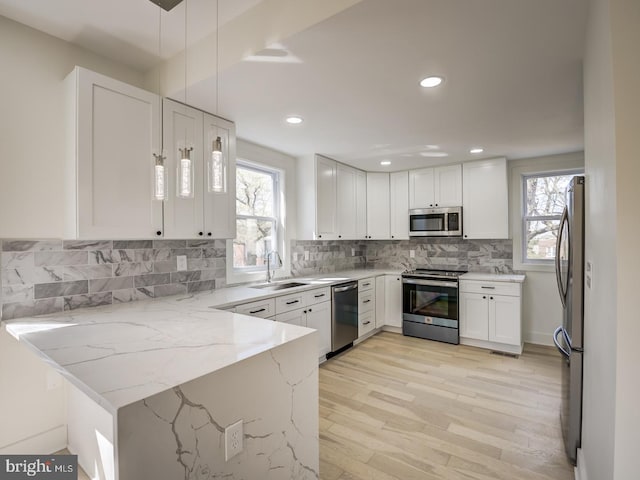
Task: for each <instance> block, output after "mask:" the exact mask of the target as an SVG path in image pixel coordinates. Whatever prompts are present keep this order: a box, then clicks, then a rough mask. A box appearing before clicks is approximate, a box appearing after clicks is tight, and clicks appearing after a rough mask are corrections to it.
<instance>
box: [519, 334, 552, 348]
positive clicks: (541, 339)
mask: <svg viewBox="0 0 640 480" xmlns="http://www.w3.org/2000/svg"><path fill="white" fill-rule="evenodd" d="M552 334H553V332H526V333H525V335H524V342H525V343H533V344H534V345H549V346H553V336H552Z"/></svg>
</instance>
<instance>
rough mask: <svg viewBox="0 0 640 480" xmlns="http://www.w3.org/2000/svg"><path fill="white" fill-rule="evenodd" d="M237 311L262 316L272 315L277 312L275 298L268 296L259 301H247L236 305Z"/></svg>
mask: <svg viewBox="0 0 640 480" xmlns="http://www.w3.org/2000/svg"><path fill="white" fill-rule="evenodd" d="M236 313H241V314H243V315H250V316H252V317H260V318H266V317H271V316H273V315H275V313H276V302H275V300H274V299H273V298H268V299H266V300H259V301H257V302H251V303H245V304H243V305H238V306H237V307H236Z"/></svg>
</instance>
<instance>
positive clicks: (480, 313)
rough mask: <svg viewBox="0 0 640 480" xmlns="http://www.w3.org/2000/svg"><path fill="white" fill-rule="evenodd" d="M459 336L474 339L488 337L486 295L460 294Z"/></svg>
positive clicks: (486, 338)
mask: <svg viewBox="0 0 640 480" xmlns="http://www.w3.org/2000/svg"><path fill="white" fill-rule="evenodd" d="M460 336H461V337H465V338H475V339H476V340H488V339H489V307H488V295H485V294H481V293H461V294H460Z"/></svg>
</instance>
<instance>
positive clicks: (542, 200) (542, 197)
mask: <svg viewBox="0 0 640 480" xmlns="http://www.w3.org/2000/svg"><path fill="white" fill-rule="evenodd" d="M578 173H580V172H571V173H563V174H562V175H558V174H554V173H550V174H538V175H531V176H525V177H524V179H523V181H524V185H523V187H524V188H523V192H524V216H523V236H522V240H523V247H524V248H523V249H522V251H523V252H524V253H523V256H524V259H523V260H524V261H525V262H537V263H549V262H551V261H553V260H554V259H555V256H556V241H557V239H558V228H559V226H560V218H561V217H562V212H563V210H564V207H565V205H566V190H567V185H569V182H570V181H571V179H572V178H573V177H574V175H576V174H578Z"/></svg>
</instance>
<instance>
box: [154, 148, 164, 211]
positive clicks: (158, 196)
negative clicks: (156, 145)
mask: <svg viewBox="0 0 640 480" xmlns="http://www.w3.org/2000/svg"><path fill="white" fill-rule="evenodd" d="M153 156H154V158H155V160H154V162H153V199H154V200H159V201H162V200H165V199H166V198H167V169H166V167H165V165H164V156H162V154H160V155H156V154H154V155H153Z"/></svg>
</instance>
